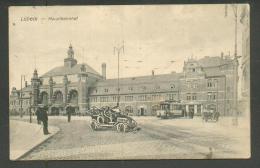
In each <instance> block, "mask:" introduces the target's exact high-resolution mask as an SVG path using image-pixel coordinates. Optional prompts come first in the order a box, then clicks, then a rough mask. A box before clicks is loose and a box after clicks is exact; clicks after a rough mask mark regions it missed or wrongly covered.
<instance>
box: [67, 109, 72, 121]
mask: <svg viewBox="0 0 260 168" xmlns="http://www.w3.org/2000/svg"><path fill="white" fill-rule="evenodd" d="M67 114H68V122H70V119H71V107H70V106H69V107H68V108H67Z"/></svg>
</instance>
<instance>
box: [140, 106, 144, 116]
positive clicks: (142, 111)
mask: <svg viewBox="0 0 260 168" xmlns="http://www.w3.org/2000/svg"><path fill="white" fill-rule="evenodd" d="M140 115H141V116H144V108H143V107H141V108H140Z"/></svg>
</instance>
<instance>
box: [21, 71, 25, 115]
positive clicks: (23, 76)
mask: <svg viewBox="0 0 260 168" xmlns="http://www.w3.org/2000/svg"><path fill="white" fill-rule="evenodd" d="M23 78H24V79H25V75H21V91H20V117H21V118H22V117H23Z"/></svg>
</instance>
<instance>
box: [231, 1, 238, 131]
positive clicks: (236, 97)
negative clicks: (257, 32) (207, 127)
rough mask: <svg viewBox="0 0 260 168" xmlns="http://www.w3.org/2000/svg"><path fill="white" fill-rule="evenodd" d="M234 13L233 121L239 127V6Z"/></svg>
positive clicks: (234, 9)
mask: <svg viewBox="0 0 260 168" xmlns="http://www.w3.org/2000/svg"><path fill="white" fill-rule="evenodd" d="M232 7H233V11H234V16H235V46H234V63H233V65H234V74H233V75H234V86H235V87H234V103H233V113H234V119H233V125H235V126H237V125H238V109H237V99H238V96H237V84H238V64H239V63H238V58H239V56H238V55H237V13H238V12H237V10H238V8H237V5H233V6H232Z"/></svg>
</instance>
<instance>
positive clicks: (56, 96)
mask: <svg viewBox="0 0 260 168" xmlns="http://www.w3.org/2000/svg"><path fill="white" fill-rule="evenodd" d="M62 102H63V95H62V92H61V91H56V92H55V93H54V103H55V104H61V103H62Z"/></svg>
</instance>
